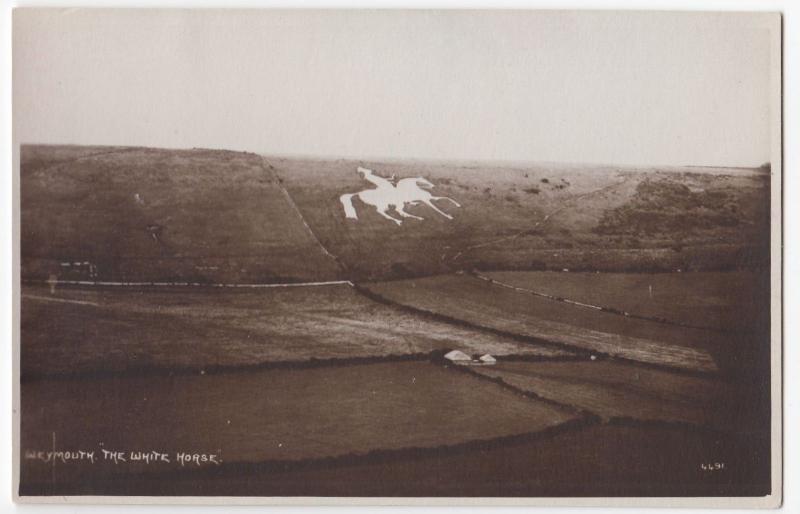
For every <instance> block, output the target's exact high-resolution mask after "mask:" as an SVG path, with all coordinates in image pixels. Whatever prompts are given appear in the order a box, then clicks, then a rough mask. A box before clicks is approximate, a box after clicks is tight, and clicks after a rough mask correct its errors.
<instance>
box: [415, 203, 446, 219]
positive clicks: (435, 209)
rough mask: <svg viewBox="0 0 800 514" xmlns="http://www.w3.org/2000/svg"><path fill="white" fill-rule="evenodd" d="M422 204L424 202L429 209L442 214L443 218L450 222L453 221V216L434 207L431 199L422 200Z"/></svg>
mask: <svg viewBox="0 0 800 514" xmlns="http://www.w3.org/2000/svg"><path fill="white" fill-rule="evenodd" d="M422 202H423V203H424V204H425V205H427V206H428V207H430V208H431V209H433V210H434V211H436V212H438V213H439V214H441V215H442V216H444V217H445V218H447V219H449V220H451V219H453V217H452V216H450V215H449V214H447V213H446V212H444V211H440V210H439V208H438V207H436V206H435V205H433V202H431V200H430V199H426V200H422Z"/></svg>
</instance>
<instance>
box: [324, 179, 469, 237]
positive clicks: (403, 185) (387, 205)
mask: <svg viewBox="0 0 800 514" xmlns="http://www.w3.org/2000/svg"><path fill="white" fill-rule="evenodd" d="M358 172H359V173H361V174H362V175H363V176H364V179H366V180H367V181H369V182H371V183H372V184H374V185H375V186H376V189H365V190H363V191H360V192H358V193H347V194H343V195H342V196H340V197H339V201H341V202H342V206H344V215H345V217H347V218H350V219H354V220H357V219H358V214H357V213H356V209H355V207H353V197H354V196H357V197H358V198H359V199H360V200H361V201H362V202H364V203H365V204H367V205H372V206H373V207H375V210H376V211H377V212H378V214H380V215H381V216H383V217H384V218H386V219H388V220H391V221H393V222H395V223H397V224H398V225H401V224H402V223H403V221H402V220H399V219H397V218H395V217H394V216H390V215H389V213H388V212H387V211H389V210H390V209H391V208H392V207H394V210H395V212H397V214H399V215H400V216H401V217H403V218H413V219H416V220H422V219H424V218H421V217H420V216H415V215H413V214H410V213H408V212H406V211H405V210H404V208H405V206H406V204H411V205H418V204H419V203H423V204H425V205H427V206H428V207H430V208H431V209H433V210H434V211H436V212H438V213H439V214H441V215H442V216H444V217H445V218H447V219H449V220H451V219H453V217H452V216H451V215H449V214H447V213H446V212H443V211H441V210H440V209H439V208H437V207H436V206H435V205H434V204H433V200H449V201H450V202H452V203H453V204H454V205H455V206H456V207H461V205H460V204H459V203H458V202H456V201H455V200H453V199H452V198H448V197H446V196H433V195H432V194H431V193H429V192H428V191H426V190H425V189H422V188H423V187H426V188H432V187H434V186H433V184H431V183H430V182H429V181H428V180H426V179H424V178H422V177H414V178H404V179H402V180H400V181H399V182H398V183H397V186H395V185H394V184H392V183H391V182H390V181H389V180H387V179H385V178H383V177H379V176H377V175H375V174H374V173H373V172H372V170H369V169H367V168H362V167H359V168H358Z"/></svg>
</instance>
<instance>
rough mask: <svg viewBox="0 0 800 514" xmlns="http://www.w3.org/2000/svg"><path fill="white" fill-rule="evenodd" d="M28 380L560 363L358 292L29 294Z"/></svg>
mask: <svg viewBox="0 0 800 514" xmlns="http://www.w3.org/2000/svg"><path fill="white" fill-rule="evenodd" d="M21 341H22V365H21V370H22V375H23V377H26V376H37V375H49V374H73V373H78V374H80V373H86V372H101V373H105V374H109V373H118V372H124V371H139V372H141V371H147V370H150V369H156V370H163V371H165V372H168V371H170V370H180V369H188V370H193V371H200V370H212V369H213V368H217V367H226V366H228V367H230V366H234V367H235V366H257V365H259V364H263V363H280V362H286V361H292V362H296V361H308V360H310V359H349V358H363V357H381V356H387V355H407V354H415V353H429V352H431V351H434V350H449V349H454V348H457V349H461V350H463V351H465V352H467V353H470V354H472V353H492V354H496V355H508V354H521V355H541V356H557V355H564V354H565V352H563V351H559V350H558V349H553V348H549V347H541V346H537V345H533V344H524V343H520V342H518V341H515V340H513V339H510V338H506V337H502V336H499V335H495V334H491V333H481V332H475V331H472V330H468V329H465V328H461V327H458V326H454V325H452V324H448V323H442V322H437V321H435V320H432V319H428V318H422V317H420V316H416V315H413V314H409V313H406V312H403V311H400V310H398V309H394V308H392V307H388V306H386V305H382V304H379V303H375V302H372V301H370V300H368V299H366V298H364V297H363V296H361V295H359V294H358V293H357V292H355V291H354V290H353V289H352V288H351V287H349V286H346V285H341V286H325V287H313V288H286V289H270V290H267V291H263V290H258V291H235V292H230V291H218V290H201V291H197V290H190V291H186V290H171V291H152V290H148V291H143V290H138V291H137V290H126V291H119V290H109V289H94V290H81V289H67V288H59V289H57V291H56V293H55V294H54V295H51V294H50V291H49V290H48V289H46V288H43V287H29V286H26V287H24V288H23V291H22V322H21Z"/></svg>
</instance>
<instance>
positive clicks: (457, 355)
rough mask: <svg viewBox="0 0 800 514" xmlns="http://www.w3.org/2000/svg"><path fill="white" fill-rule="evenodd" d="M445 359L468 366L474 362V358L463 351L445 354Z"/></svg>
mask: <svg viewBox="0 0 800 514" xmlns="http://www.w3.org/2000/svg"><path fill="white" fill-rule="evenodd" d="M444 358H445V359H447V360H449V361H452V362H454V363H456V364H466V363H469V362H472V358H471V357H470V356H469V355H467V354H466V353H464V352H462V351H461V350H453V351H451V352H448V353H446V354H445V356H444Z"/></svg>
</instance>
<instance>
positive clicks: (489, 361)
mask: <svg viewBox="0 0 800 514" xmlns="http://www.w3.org/2000/svg"><path fill="white" fill-rule="evenodd" d="M478 360H480V361H481V363H483V364H497V359H495V358H494V357H492V356H491V355H489V354H488V353H487V354H486V355H482V356H481V358H480V359H478Z"/></svg>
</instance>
